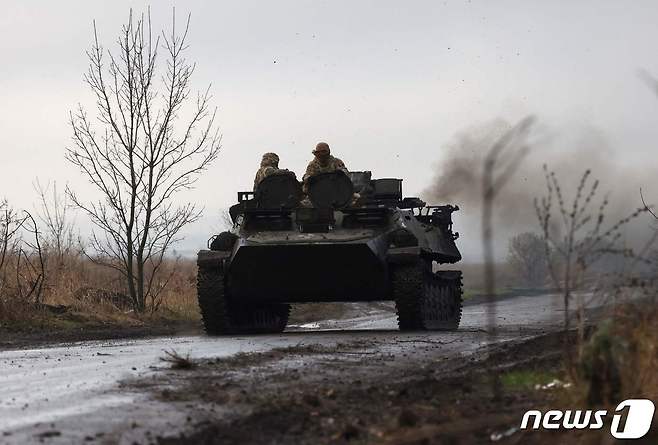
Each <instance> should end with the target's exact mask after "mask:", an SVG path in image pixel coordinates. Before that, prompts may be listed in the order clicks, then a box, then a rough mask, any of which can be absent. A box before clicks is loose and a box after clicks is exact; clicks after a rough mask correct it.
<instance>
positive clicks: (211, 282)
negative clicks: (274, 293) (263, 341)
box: [197, 265, 290, 335]
mask: <svg viewBox="0 0 658 445" xmlns="http://www.w3.org/2000/svg"><path fill="white" fill-rule="evenodd" d="M197 296H198V300H199V308H200V309H201V319H202V320H203V326H204V328H205V331H206V333H207V334H208V335H226V334H264V333H279V332H283V330H284V329H285V327H286V324H287V323H288V316H289V314H290V305H288V304H269V305H268V304H262V305H250V306H237V305H235V304H234V303H232V302H231V301H230V298H229V292H228V286H227V285H226V280H225V279H224V274H223V273H222V272H221V268H220V266H219V265H213V266H203V267H201V266H199V271H198V273H197Z"/></svg>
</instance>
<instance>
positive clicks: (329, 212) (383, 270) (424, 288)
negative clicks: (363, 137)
mask: <svg viewBox="0 0 658 445" xmlns="http://www.w3.org/2000/svg"><path fill="white" fill-rule="evenodd" d="M307 189H308V190H307V195H306V196H305V195H304V193H303V192H302V186H301V184H300V183H299V182H298V181H297V179H296V178H295V176H294V174H293V173H291V172H287V171H281V172H280V173H278V174H274V175H270V176H268V177H266V178H265V179H264V180H263V181H262V182H261V183H260V184H259V185H258V187H257V189H256V191H255V192H238V203H237V204H236V205H234V206H233V207H231V209H230V215H231V219H232V220H233V224H234V227H233V229H232V230H231V231H227V232H223V233H221V234H219V235H216V236H214V237H212V238H211V239H210V240H209V241H208V249H207V250H202V251H200V252H199V254H198V283H197V284H198V298H199V306H200V309H201V315H202V319H203V323H204V326H205V329H206V332H207V333H208V334H211V335H222V334H237V333H274V332H281V331H283V330H284V328H285V327H286V324H287V322H288V315H289V313H290V305H291V304H292V303H306V302H357V301H358V302H363V301H380V300H392V301H394V302H395V306H396V309H397V315H398V324H399V327H400V329H401V330H454V329H457V327H458V326H459V322H460V319H461V306H462V289H461V286H462V283H461V281H462V274H461V272H460V271H457V270H443V268H442V267H439V265H444V264H453V263H456V262H458V261H459V260H461V254H460V253H459V250H458V249H457V246H456V245H455V240H456V239H457V237H458V236H459V234H458V233H455V232H453V231H452V217H451V215H452V213H453V212H454V211H456V210H458V207H456V206H452V205H442V206H430V205H426V203H425V202H423V201H421V200H420V199H418V198H403V196H402V180H401V179H372V178H371V173H370V172H350V173H347V174H346V173H344V172H342V171H337V172H332V173H322V174H319V175H316V176H313V177H311V178H309V180H308V184H307ZM433 265H437V267H436V268H438V270H434V269H435V267H433Z"/></svg>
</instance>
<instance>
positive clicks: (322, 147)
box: [303, 142, 347, 193]
mask: <svg viewBox="0 0 658 445" xmlns="http://www.w3.org/2000/svg"><path fill="white" fill-rule="evenodd" d="M329 153H330V152H329V145H327V144H326V143H324V142H320V143H319V144H318V145H317V147H316V149H315V151H314V152H313V154H315V158H314V159H313V160H312V161H311V162H309V164H308V167H306V173H304V178H303V181H304V193H308V178H310V177H311V176H314V175H317V174H319V173H331V172H335V171H337V170H342V171H344V172H345V173H347V167H345V163H344V162H343V161H341V160H340V159H338V158H335V157H333V156H331V154H329Z"/></svg>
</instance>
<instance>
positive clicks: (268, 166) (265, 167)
mask: <svg viewBox="0 0 658 445" xmlns="http://www.w3.org/2000/svg"><path fill="white" fill-rule="evenodd" d="M278 171H279V156H278V155H277V154H276V153H265V154H264V155H263V160H262V161H260V168H259V169H258V171H257V172H256V178H255V179H254V191H256V187H258V184H260V182H261V181H262V180H263V179H265V178H266V177H267V176H269V175H271V174H273V173H276V172H278Z"/></svg>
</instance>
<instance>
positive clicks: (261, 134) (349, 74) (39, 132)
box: [0, 0, 658, 261]
mask: <svg viewBox="0 0 658 445" xmlns="http://www.w3.org/2000/svg"><path fill="white" fill-rule="evenodd" d="M147 5H148V4H147V3H144V2H127V1H112V2H92V1H64V0H59V1H57V2H52V1H29V2H28V1H7V0H2V10H3V13H2V15H0V54H2V69H0V104H1V105H0V147H1V150H2V158H1V160H0V165H2V174H1V175H0V196H5V197H7V198H8V199H9V200H10V201H11V203H12V204H13V205H14V206H16V207H27V208H31V207H32V205H33V202H34V200H35V193H34V191H33V189H32V182H33V181H34V179H35V178H36V177H39V178H40V180H41V181H42V182H46V181H48V180H51V181H53V180H55V181H57V182H58V184H61V185H62V186H63V185H64V184H69V185H70V186H71V187H72V188H74V189H76V190H82V191H84V190H85V189H87V192H88V193H90V194H91V190H90V189H89V186H88V185H87V184H86V182H85V181H84V179H83V178H82V177H81V176H80V174H79V173H78V172H77V171H76V170H75V169H74V168H73V167H72V166H70V165H68V164H67V163H66V161H65V160H64V158H63V155H64V150H65V147H67V146H68V145H69V144H70V136H71V130H70V128H69V127H68V123H67V115H68V111H69V110H71V109H73V108H74V107H75V106H76V104H77V103H78V102H82V103H83V104H87V103H89V92H88V90H87V89H86V86H85V85H84V83H83V81H82V75H83V73H84V71H85V69H86V64H87V61H86V58H85V50H86V49H87V48H88V47H89V46H90V44H91V41H92V20H93V19H95V20H96V23H97V27H98V31H99V35H100V39H101V42H102V43H103V44H104V45H105V46H106V47H107V46H110V45H112V44H113V42H114V40H115V38H116V37H117V35H118V32H119V30H120V26H121V24H122V23H123V22H124V21H125V20H126V18H127V15H128V11H129V8H131V7H132V8H134V9H135V10H136V11H138V12H139V11H143V10H144V9H145V7H146V6H147ZM175 5H176V4H175V3H171V2H164V1H163V2H158V1H154V2H152V3H151V10H152V16H153V22H154V26H156V27H158V28H162V27H165V28H167V27H169V25H170V17H171V8H172V6H175ZM176 11H177V13H178V15H179V18H180V19H182V18H183V17H184V15H186V14H187V13H188V12H190V13H191V14H192V22H191V33H190V38H189V43H190V45H191V46H190V50H189V54H188V57H189V58H190V59H191V60H194V61H196V62H197V70H196V73H195V76H194V78H193V81H192V83H193V86H194V87H196V88H199V89H203V88H205V87H206V86H207V84H209V83H212V92H213V95H214V102H215V104H216V105H217V106H218V107H219V115H218V123H219V125H220V127H221V132H222V134H223V149H222V152H221V155H220V157H219V159H218V161H217V162H216V164H214V165H213V166H212V167H211V168H210V169H209V170H208V171H207V172H206V173H205V175H204V177H203V179H202V180H201V181H199V183H198V184H197V188H196V189H195V190H194V191H192V192H190V193H188V194H187V195H186V197H185V198H186V199H190V200H192V201H194V202H198V203H199V204H200V205H202V206H204V207H205V217H204V219H203V220H202V221H200V222H198V223H196V224H195V225H194V226H193V227H190V228H189V229H188V230H186V233H187V234H190V235H191V236H188V238H187V239H186V240H185V241H184V242H183V243H182V245H181V246H180V247H181V250H182V251H187V252H191V251H195V250H197V249H198V248H200V247H202V245H203V244H204V243H205V240H206V239H207V238H208V236H209V235H210V234H211V232H212V229H211V228H212V227H213V226H214V227H217V226H218V225H219V223H218V219H219V218H218V214H219V212H220V209H222V208H226V207H228V206H229V205H231V204H233V203H234V201H235V196H236V192H237V191H239V190H244V189H249V188H250V186H251V184H252V181H253V176H254V173H255V170H256V168H257V167H258V163H259V160H260V156H261V154H262V153H263V152H265V151H276V152H277V153H279V155H280V157H281V166H282V167H285V168H289V169H291V170H294V171H296V172H297V174H298V176H299V175H301V174H302V173H303V170H304V168H305V166H306V163H307V162H308V161H309V160H310V158H311V154H310V151H311V150H312V148H313V147H314V145H315V143H316V142H317V141H319V140H324V141H327V142H328V143H329V144H330V145H331V147H332V151H333V153H334V154H335V155H336V156H338V157H340V158H342V159H343V161H345V163H346V164H347V166H348V168H350V169H352V170H371V171H372V172H373V176H375V177H401V178H403V179H404V187H405V192H406V194H407V195H417V194H419V193H421V192H422V191H423V190H424V189H425V188H426V187H427V186H428V185H429V183H430V182H431V180H432V177H433V173H434V168H435V166H436V162H437V161H439V160H440V159H441V156H442V147H444V146H445V145H446V144H449V143H450V141H451V140H452V138H453V137H454V135H455V134H456V133H458V132H459V131H461V130H463V129H464V128H468V127H471V126H473V125H478V124H480V123H483V122H488V121H491V120H492V119H497V118H502V119H505V120H508V121H510V122H513V121H516V120H518V119H520V118H521V117H523V116H525V115H526V114H529V113H532V114H535V115H536V116H537V117H538V120H539V122H540V123H541V125H542V126H544V127H546V128H549V129H551V131H552V132H555V133H559V132H560V131H561V130H562V129H564V128H579V127H583V128H589V129H596V131H597V132H598V133H599V134H600V136H601V137H602V138H603V139H604V140H605V141H606V142H607V144H608V145H609V146H610V147H613V149H614V150H615V151H616V153H617V155H618V156H619V159H620V161H621V162H626V161H627V160H628V159H639V160H641V165H643V166H644V168H653V169H654V170H655V168H656V161H655V159H656V157H655V144H656V141H657V140H658V126H657V125H656V122H657V120H658V100H656V97H655V96H654V95H652V94H651V92H650V91H649V89H648V88H647V86H646V85H645V84H644V83H642V82H641V81H640V80H639V77H638V74H637V73H638V70H639V69H646V70H647V71H649V72H652V73H656V74H658V43H656V42H658V26H656V23H658V2H656V1H637V0H636V1H632V2H621V1H601V0H597V1H574V2H566V1H565V2H562V1H528V0H524V1H445V2H441V1H405V2H401V1H382V0H377V1H336V0H333V1H280V0H279V1H276V2H270V1H262V2H255V1H252V2H250V1H240V2H222V1H186V2H181V3H179V4H178V5H177V9H176ZM571 149H573V150H577V149H578V148H577V147H573V148H571ZM606 155H607V154H606ZM460 218H464V219H469V218H471V219H477V218H479V210H478V209H472V208H471V209H463V211H462V215H461V216H460ZM78 219H79V223H80V225H81V226H82V227H84V226H85V224H86V223H85V221H84V219H83V218H82V217H79V218H78ZM460 231H461V232H462V233H464V232H463V230H460ZM462 247H464V250H465V253H466V256H467V259H471V260H473V261H477V260H478V258H475V256H476V255H477V248H476V247H475V245H474V244H469V242H468V241H467V242H465V244H463V245H462ZM469 255H470V258H469Z"/></svg>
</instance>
